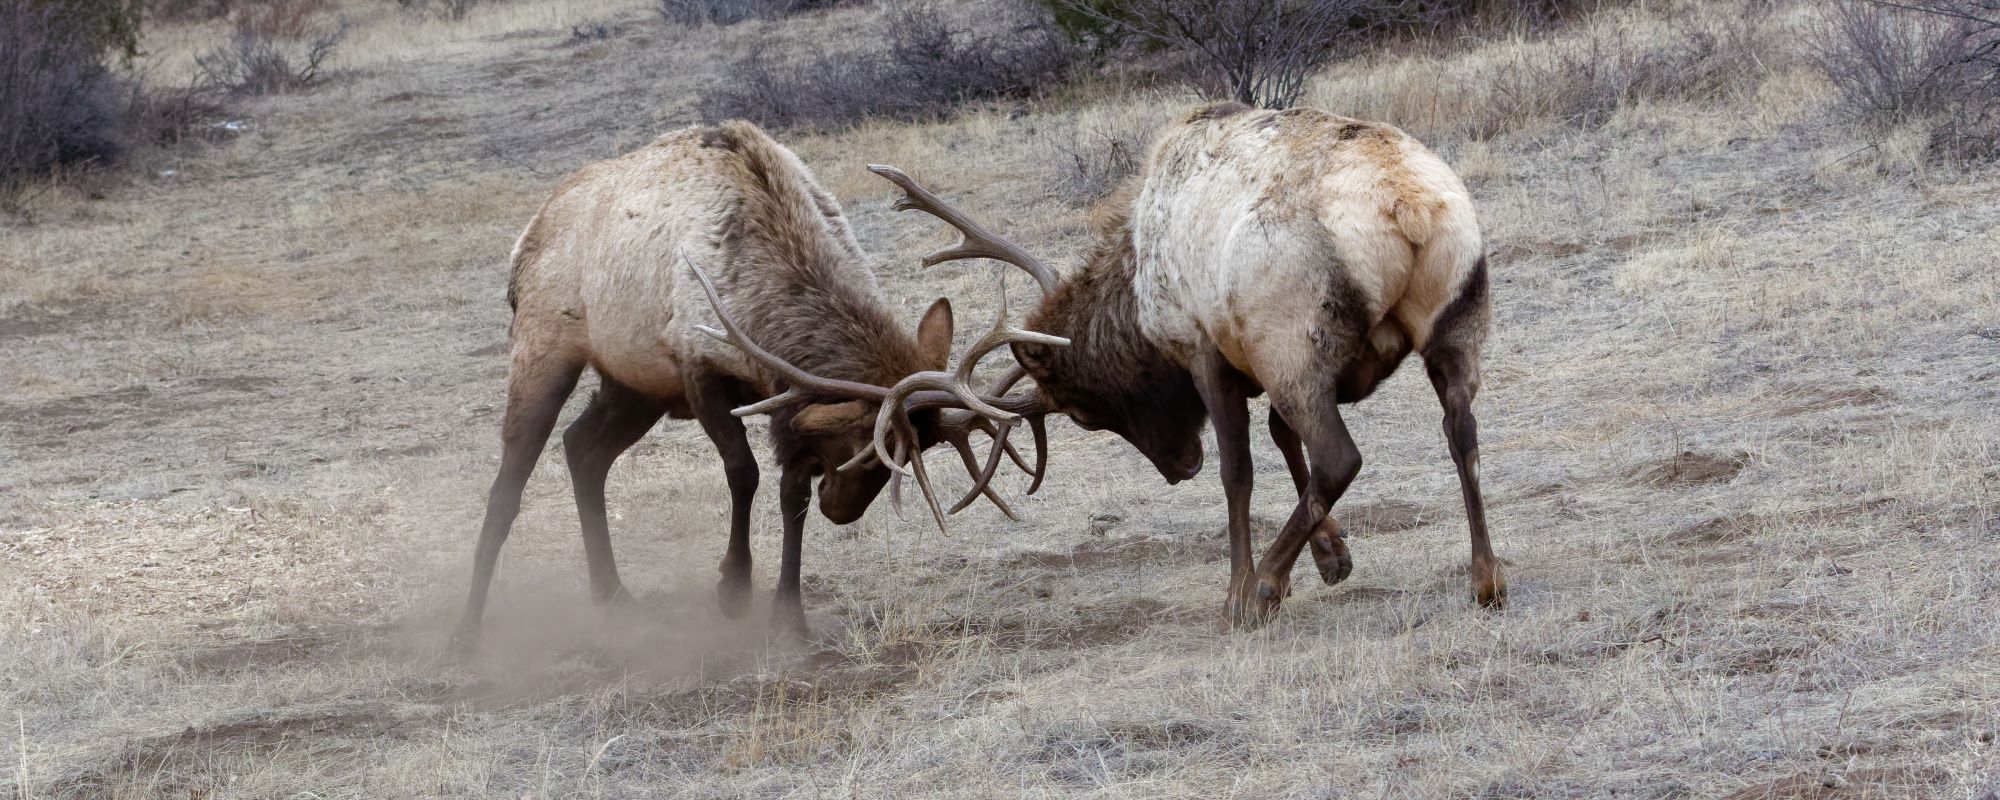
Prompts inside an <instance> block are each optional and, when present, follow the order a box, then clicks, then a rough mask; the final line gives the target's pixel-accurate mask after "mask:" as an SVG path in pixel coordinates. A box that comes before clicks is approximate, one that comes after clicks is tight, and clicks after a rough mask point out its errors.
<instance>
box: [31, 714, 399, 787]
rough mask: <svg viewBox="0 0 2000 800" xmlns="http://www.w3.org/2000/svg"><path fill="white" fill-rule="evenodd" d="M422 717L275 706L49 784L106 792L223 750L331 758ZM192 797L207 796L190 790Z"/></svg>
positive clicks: (144, 746) (149, 741)
mask: <svg viewBox="0 0 2000 800" xmlns="http://www.w3.org/2000/svg"><path fill="white" fill-rule="evenodd" d="M419 722H421V720H420V719H419V718H418V717H416V716H412V715H411V714H410V713H409V712H408V711H405V712H404V713H400V714H399V713H397V712H395V711H394V710H392V709H391V708H390V707H389V706H388V705H386V704H382V703H364V704H357V705H346V706H334V707H330V708H324V709H318V710H312V711H297V710H288V709H275V710H268V711H257V712H252V713H249V714H244V715H241V716H236V717H231V718H228V719H225V720H222V721H219V722H212V723H208V724H205V725H198V726H189V727H188V728H186V729H184V730H182V731H181V732H179V733H170V734H163V735H159V736H149V737H145V738H142V739H138V740H136V741H133V742H132V743H130V744H128V745H127V746H126V747H124V748H123V750H122V751H121V752H120V753H119V754H117V755H114V756H112V757H111V758H109V759H106V760H105V761H103V762H101V763H100V765H99V766H97V767H96V768H93V769H88V770H85V771H83V772H81V773H79V774H75V775H71V776H69V777H67V778H64V779H62V780H58V781H56V782H54V783H52V784H50V786H49V794H50V795H52V796H57V797H64V796H79V797H92V796H101V794H102V793H104V792H106V791H108V790H110V789H112V788H113V787H116V786H118V785H119V784H120V783H123V782H124V781H125V780H126V779H129V778H133V777H137V776H139V775H142V774H148V773H153V774H159V773H173V772H177V771H178V770H176V769H174V767H175V766H176V765H178V764H182V763H193V762H197V761H201V760H210V759H214V758H215V757H216V756H218V755H224V754H227V755H257V754H262V753H273V752H276V751H279V750H285V751H288V752H293V753H310V754H312V755H313V756H314V757H315V758H326V757H329V756H332V755H335V754H338V753H341V752H349V751H354V750H356V749H357V748H358V747H359V743H360V742H363V741H366V740H370V739H375V738H378V737H381V736H386V735H390V734H392V733H394V732H396V731H398V730H399V729H402V728H404V727H406V726H409V725H413V724H417V723H419ZM189 792H190V796H196V797H198V796H201V795H200V794H198V792H199V790H197V789H192V788H190V789H189Z"/></svg>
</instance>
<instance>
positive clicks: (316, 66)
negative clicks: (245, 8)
mask: <svg viewBox="0 0 2000 800" xmlns="http://www.w3.org/2000/svg"><path fill="white" fill-rule="evenodd" d="M317 8H318V3H316V2H311V1H310V0H307V2H290V3H287V2H278V3H271V4H269V5H267V6H263V7H260V8H259V9H257V10H254V11H249V12H241V13H239V14H238V15H237V17H236V21H235V25H234V27H233V31H232V33H231V36H230V40H229V44H228V45H226V46H224V47H221V48H219V49H216V50H211V51H209V52H207V53H205V54H202V55H200V56H197V57H196V58H195V68H196V70H197V71H198V73H199V74H200V76H201V83H202V84H203V85H204V86H206V87H208V88H210V89H214V90H218V91H223V92H227V93H229V94H234V95H265V94H277V93H281V92H289V91H294V90H297V89H303V88H306V87H308V86H311V85H312V84H313V83H314V82H315V81H317V80H319V78H320V71H321V68H322V67H324V66H325V64H326V61H327V59H328V58H331V57H332V56H333V52H334V50H335V49H336V48H337V47H339V45H340V41H341V39H342V38H344V37H345V36H346V35H347V25H346V24H345V23H344V22H343V23H328V22H326V21H324V20H322V19H320V18H318V17H317V15H316V14H315V11H316V10H317Z"/></svg>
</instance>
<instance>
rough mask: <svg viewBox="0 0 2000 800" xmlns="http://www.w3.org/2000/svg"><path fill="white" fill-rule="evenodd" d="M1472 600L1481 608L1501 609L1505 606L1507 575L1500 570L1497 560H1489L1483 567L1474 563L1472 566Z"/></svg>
mask: <svg viewBox="0 0 2000 800" xmlns="http://www.w3.org/2000/svg"><path fill="white" fill-rule="evenodd" d="M1472 602H1474V603H1478V604H1479V606H1480V607H1481V608H1491V609H1495V610H1498V609H1503V608H1506V607H1507V576H1506V574H1504V573H1502V572H1501V571H1500V564H1499V562H1497V561H1495V562H1490V563H1488V564H1487V565H1486V567H1485V569H1483V570H1482V569H1481V568H1480V566H1479V565H1478V564H1477V563H1475V564H1473V567H1472Z"/></svg>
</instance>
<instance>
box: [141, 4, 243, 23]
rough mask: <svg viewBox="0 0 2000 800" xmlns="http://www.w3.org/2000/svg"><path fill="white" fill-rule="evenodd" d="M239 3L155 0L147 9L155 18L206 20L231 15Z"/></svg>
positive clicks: (178, 20)
mask: <svg viewBox="0 0 2000 800" xmlns="http://www.w3.org/2000/svg"><path fill="white" fill-rule="evenodd" d="M237 5H238V3H237V2H236V0H153V2H151V3H149V4H147V6H146V11H147V13H148V14H151V15H152V17H153V18H154V19H162V20H170V21H173V22H204V21H207V20H211V19H221V18H223V17H226V16H229V13H230V12H232V11H235V10H236V7H237Z"/></svg>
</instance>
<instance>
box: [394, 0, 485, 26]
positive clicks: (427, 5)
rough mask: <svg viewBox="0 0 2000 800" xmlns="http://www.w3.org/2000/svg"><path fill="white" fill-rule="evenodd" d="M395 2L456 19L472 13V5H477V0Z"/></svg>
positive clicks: (443, 17)
mask: <svg viewBox="0 0 2000 800" xmlns="http://www.w3.org/2000/svg"><path fill="white" fill-rule="evenodd" d="M396 3H397V4H398V5H401V6H402V7H403V8H404V9H406V10H409V11H416V12H420V13H425V14H430V15H432V16H435V17H437V18H438V19H448V20H453V21H457V20H461V19H465V15H467V14H470V13H472V7H473V6H476V5H478V4H479V0H396Z"/></svg>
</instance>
